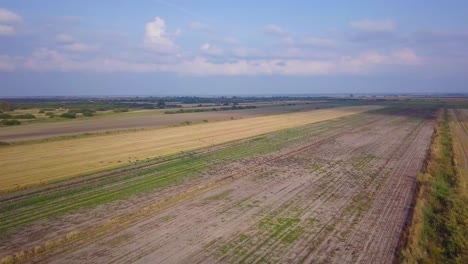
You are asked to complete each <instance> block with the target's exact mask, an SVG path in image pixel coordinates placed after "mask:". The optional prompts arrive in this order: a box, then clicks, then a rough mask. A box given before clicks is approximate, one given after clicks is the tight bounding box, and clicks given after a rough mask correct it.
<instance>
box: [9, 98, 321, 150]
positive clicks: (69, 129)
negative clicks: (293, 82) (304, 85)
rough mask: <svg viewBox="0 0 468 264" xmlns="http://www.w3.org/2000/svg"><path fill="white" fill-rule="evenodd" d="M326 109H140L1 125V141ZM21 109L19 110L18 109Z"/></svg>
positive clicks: (307, 106)
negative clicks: (168, 112) (174, 112)
mask: <svg viewBox="0 0 468 264" xmlns="http://www.w3.org/2000/svg"><path fill="white" fill-rule="evenodd" d="M317 107H321V108H323V107H324V106H323V105H321V104H307V105H306V104H300V105H291V106H273V107H271V106H270V107H259V108H255V109H246V110H235V111H220V112H204V113H187V114H179V115H165V114H163V112H164V111H166V110H164V109H162V110H140V111H134V112H127V113H120V114H118V115H116V114H113V115H109V116H106V115H103V116H96V117H93V118H91V119H85V120H67V121H62V122H48V123H36V124H29V125H22V126H16V127H0V141H3V142H18V141H25V140H39V139H45V138H50V137H58V136H66V135H76V134H83V133H97V132H106V131H114V130H127V129H136V128H156V127H159V128H160V127H167V126H171V125H177V124H181V123H183V122H187V121H189V122H203V121H204V120H208V121H222V120H230V119H231V118H234V119H240V118H248V117H256V116H263V115H273V114H281V113H288V112H296V111H308V110H314V109H315V108H317ZM17 111H18V110H17Z"/></svg>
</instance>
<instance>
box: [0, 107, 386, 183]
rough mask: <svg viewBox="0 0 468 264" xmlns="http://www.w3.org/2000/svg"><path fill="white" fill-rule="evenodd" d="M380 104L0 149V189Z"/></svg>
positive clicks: (361, 110) (143, 158)
mask: <svg viewBox="0 0 468 264" xmlns="http://www.w3.org/2000/svg"><path fill="white" fill-rule="evenodd" d="M378 108H380V107H378V106H352V107H340V108H332V109H326V110H317V111H308V112H298V113H291V114H281V115H269V116H262V117H252V118H247V119H241V120H230V121H224V122H215V123H203V124H196V125H189V126H179V127H169V128H161V129H154V130H143V131H137V132H131V133H123V134H111V135H105V136H95V137H84V138H75V139H67V140H60V141H52V142H41V143H34V144H26V145H12V146H5V147H2V148H0V167H1V168H2V175H1V182H0V191H5V190H18V189H22V188H25V187H28V186H35V185H43V184H46V183H50V182H53V181H57V180H61V179H65V178H71V177H76V176H81V175H85V174H90V173H94V172H98V171H104V170H106V169H111V168H116V167H122V166H124V165H129V164H135V163H139V162H142V161H145V160H147V159H150V158H157V157H163V156H166V155H170V154H175V153H179V152H183V151H191V150H194V149H199V148H203V147H208V146H213V145H217V144H222V143H227V142H230V141H233V140H239V139H243V138H247V137H252V136H258V135H261V134H265V133H270V132H273V131H276V130H280V129H285V128H291V127H296V126H301V125H305V124H310V123H315V122H319V121H324V120H328V119H333V118H338V117H343V116H347V115H353V114H357V113H361V112H365V111H369V110H372V109H378Z"/></svg>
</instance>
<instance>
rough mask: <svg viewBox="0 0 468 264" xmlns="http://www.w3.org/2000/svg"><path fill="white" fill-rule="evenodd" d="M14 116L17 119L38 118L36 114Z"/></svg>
mask: <svg viewBox="0 0 468 264" xmlns="http://www.w3.org/2000/svg"><path fill="white" fill-rule="evenodd" d="M13 118H16V119H36V116H34V115H33V114H22V115H13Z"/></svg>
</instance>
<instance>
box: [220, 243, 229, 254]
mask: <svg viewBox="0 0 468 264" xmlns="http://www.w3.org/2000/svg"><path fill="white" fill-rule="evenodd" d="M229 250H231V247H230V246H229V245H224V246H222V247H221V253H222V254H223V255H226V254H227V253H228V252H229Z"/></svg>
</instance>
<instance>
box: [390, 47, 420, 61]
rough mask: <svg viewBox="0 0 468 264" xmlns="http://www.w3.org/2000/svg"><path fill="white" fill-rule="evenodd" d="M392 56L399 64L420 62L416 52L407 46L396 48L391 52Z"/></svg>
mask: <svg viewBox="0 0 468 264" xmlns="http://www.w3.org/2000/svg"><path fill="white" fill-rule="evenodd" d="M393 57H394V58H395V59H397V61H398V62H399V63H400V64H421V63H422V59H421V58H420V57H418V56H417V55H416V53H415V52H414V51H413V50H411V49H408V48H405V49H402V50H398V51H396V52H394V53H393Z"/></svg>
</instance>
